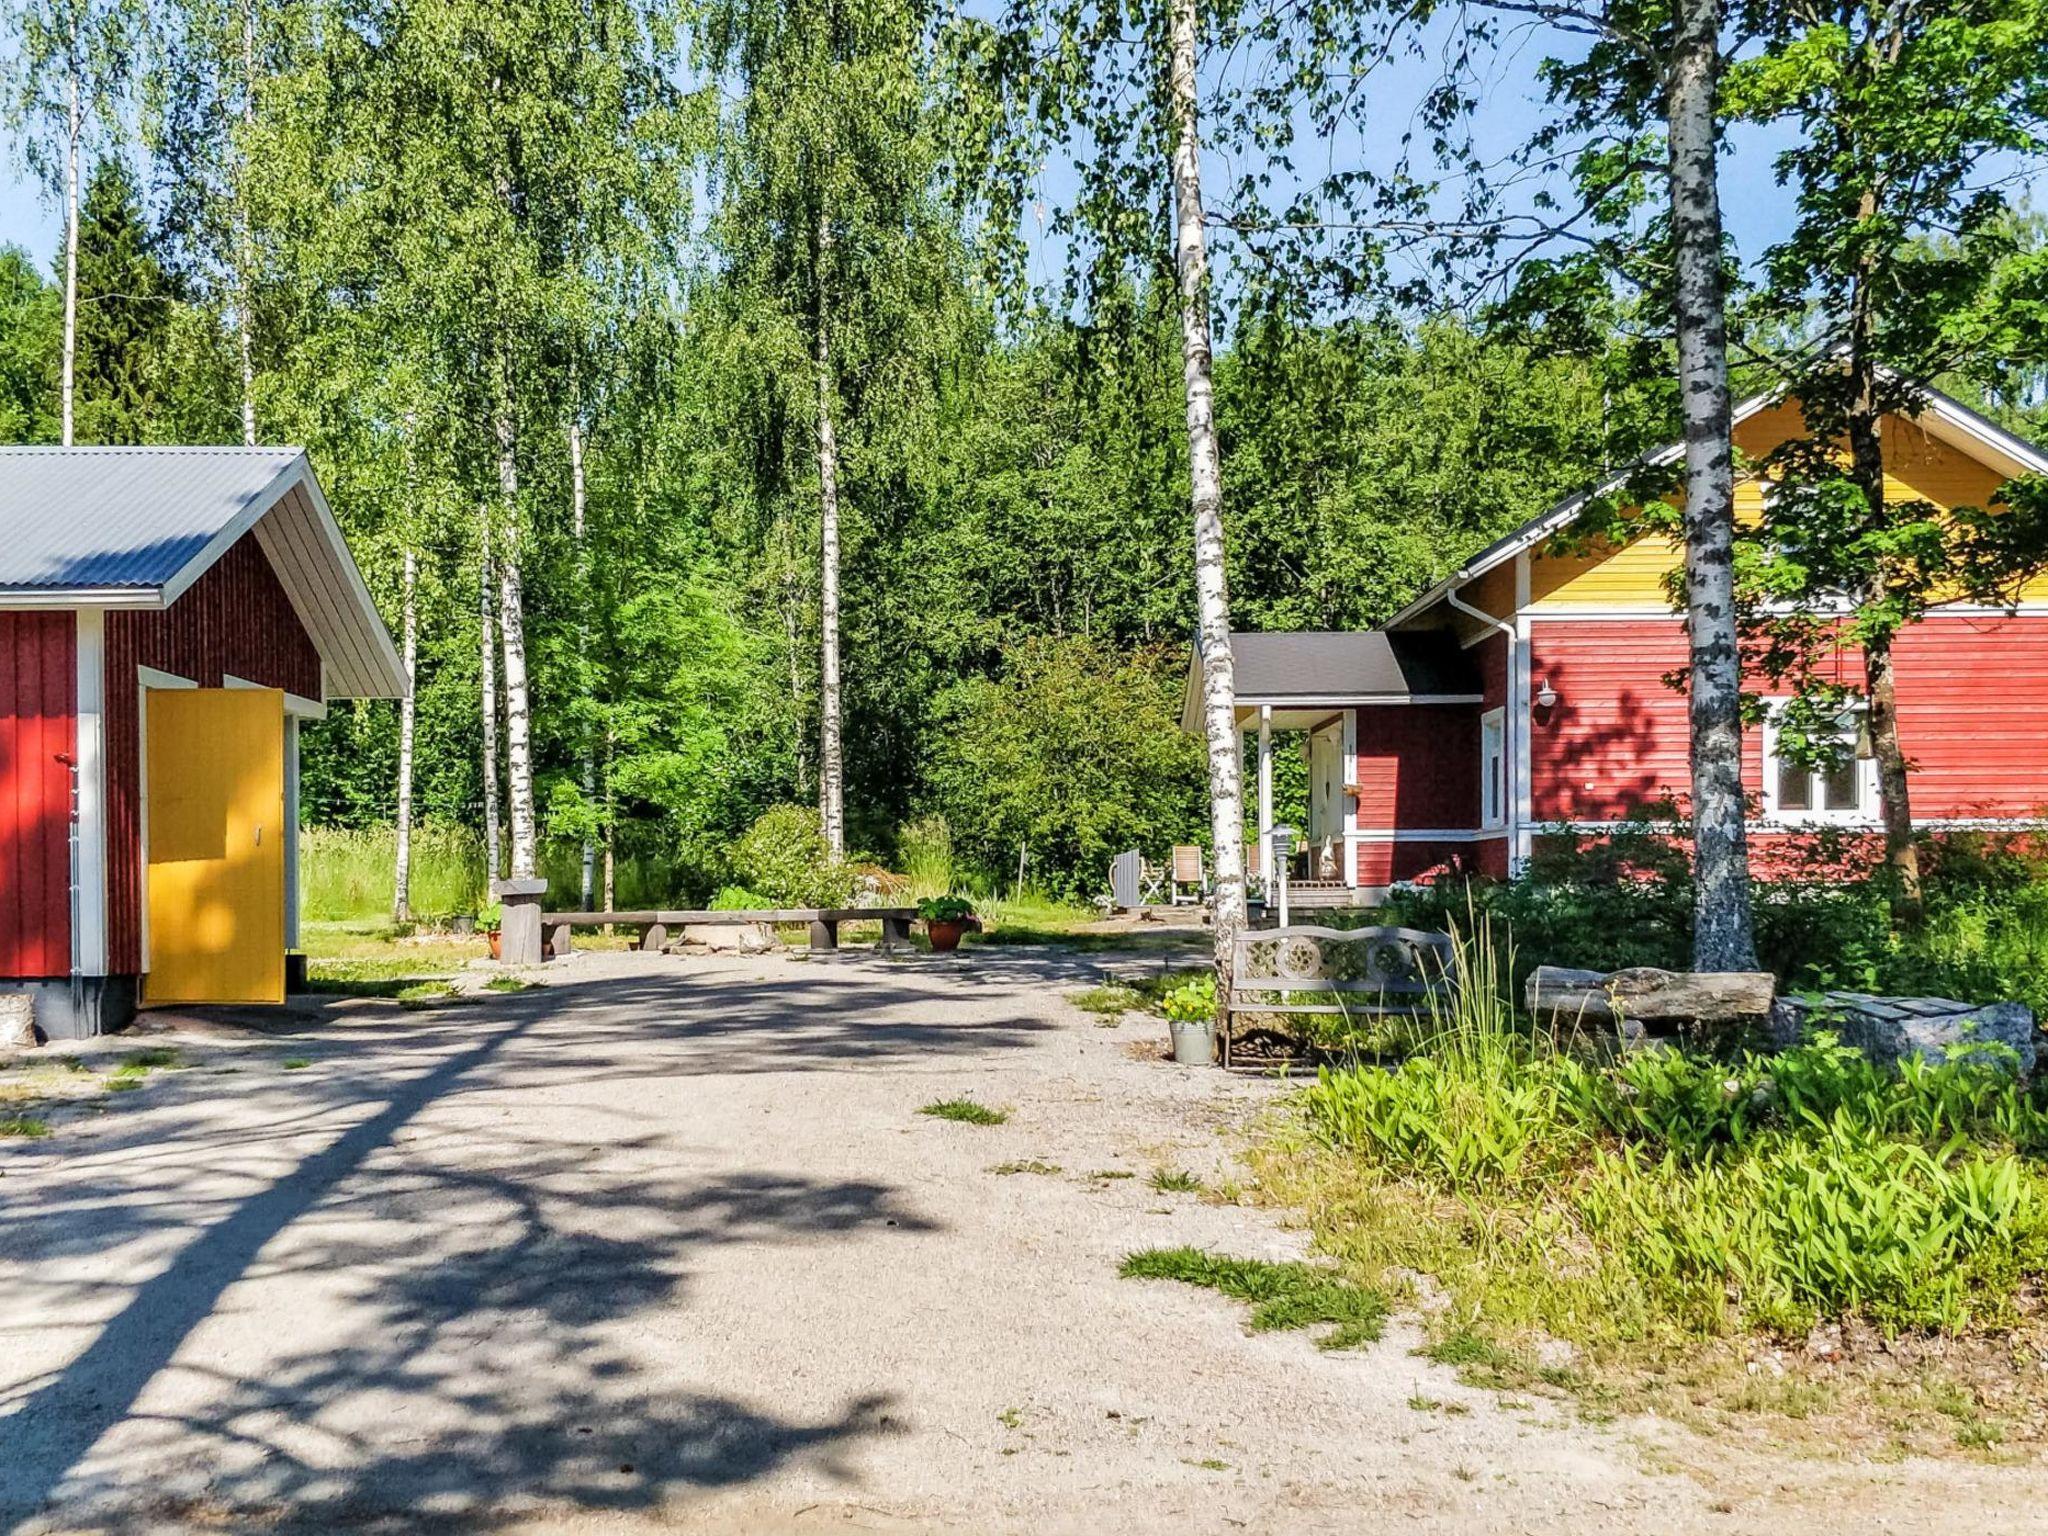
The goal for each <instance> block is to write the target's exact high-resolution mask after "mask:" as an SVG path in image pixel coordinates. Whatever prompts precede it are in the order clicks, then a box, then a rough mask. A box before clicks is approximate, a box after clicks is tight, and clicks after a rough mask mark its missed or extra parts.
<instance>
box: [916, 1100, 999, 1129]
mask: <svg viewBox="0 0 2048 1536" xmlns="http://www.w3.org/2000/svg"><path fill="white" fill-rule="evenodd" d="M918 1113H919V1114H920V1115H930V1116H931V1117H932V1118H933V1119H934V1120H954V1121H958V1122H959V1123H960V1124H962V1125H1001V1124H1002V1123H1003V1122H1004V1121H1006V1120H1008V1119H1009V1118H1010V1112H1009V1111H1008V1110H1007V1109H991V1108H989V1107H988V1105H986V1104H977V1103H976V1102H975V1101H974V1100H973V1099H939V1100H937V1101H936V1102H934V1103H931V1104H927V1105H925V1106H924V1107H923V1108H922V1109H920V1110H919V1111H918Z"/></svg>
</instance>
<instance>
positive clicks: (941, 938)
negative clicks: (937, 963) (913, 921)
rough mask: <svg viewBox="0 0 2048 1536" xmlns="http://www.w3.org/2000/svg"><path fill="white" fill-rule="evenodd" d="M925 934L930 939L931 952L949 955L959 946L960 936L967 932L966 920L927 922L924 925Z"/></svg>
mask: <svg viewBox="0 0 2048 1536" xmlns="http://www.w3.org/2000/svg"><path fill="white" fill-rule="evenodd" d="M924 931H925V936H926V937H927V938H929V939H930V940H931V941H932V953H933V954H935V955H950V954H951V953H953V951H954V950H956V949H958V948H959V947H960V936H961V935H962V934H964V933H966V932H967V920H966V919H965V918H961V919H959V920H957V921H955V922H950V923H948V922H937V921H934V922H928V923H926V924H925V925H924Z"/></svg>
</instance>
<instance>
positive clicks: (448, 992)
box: [391, 981, 456, 1008]
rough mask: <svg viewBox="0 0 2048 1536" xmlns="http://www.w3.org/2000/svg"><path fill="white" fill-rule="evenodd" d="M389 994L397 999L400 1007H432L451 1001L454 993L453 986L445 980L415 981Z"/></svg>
mask: <svg viewBox="0 0 2048 1536" xmlns="http://www.w3.org/2000/svg"><path fill="white" fill-rule="evenodd" d="M391 995H392V996H393V997H396V998H397V999H398V1004H399V1006H400V1007H401V1008H432V1007H435V1006H437V1005H438V1004H441V1003H446V1002H452V1001H453V1000H454V998H455V996H456V993H455V988H454V987H452V986H451V985H449V984H448V983H447V982H445V981H416V982H413V983H412V984H411V985H410V986H406V987H401V988H399V989H398V991H396V992H394V993H392V994H391Z"/></svg>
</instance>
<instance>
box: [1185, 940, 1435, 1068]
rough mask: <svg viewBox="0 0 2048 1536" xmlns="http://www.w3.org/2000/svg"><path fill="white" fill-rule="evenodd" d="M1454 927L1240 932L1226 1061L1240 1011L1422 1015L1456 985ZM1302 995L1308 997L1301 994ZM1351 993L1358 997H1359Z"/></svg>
mask: <svg viewBox="0 0 2048 1536" xmlns="http://www.w3.org/2000/svg"><path fill="white" fill-rule="evenodd" d="M1454 959H1455V949H1454V946H1453V945H1452V943H1451V938H1450V935H1449V934H1444V933H1425V932H1423V931H1422V930H1421V929H1417V928H1316V927H1309V926H1302V925H1291V926H1289V927H1286V928H1262V929H1255V930H1252V931H1249V932H1246V933H1243V934H1240V935H1239V936H1238V939H1237V943H1236V946H1235V948H1234V949H1233V951H1232V955H1231V961H1232V963H1231V967H1230V1020H1231V1027H1229V1028H1226V1029H1225V1030H1224V1033H1223V1064H1224V1066H1226V1067H1227V1066H1229V1065H1230V1064H1231V1061H1230V1041H1231V1036H1232V1035H1233V1034H1234V1033H1235V1032H1236V1030H1235V1026H1236V1020H1237V1018H1238V1016H1239V1015H1240V1014H1245V1015H1250V1016H1251V1017H1253V1018H1259V1017H1272V1016H1275V1015H1279V1016H1282V1017H1286V1016H1300V1015H1304V1014H1307V1015H1320V1016H1322V1017H1326V1018H1343V1019H1352V1018H1357V1017H1360V1016H1364V1017H1366V1018H1372V1019H1388V1018H1411V1019H1412V1018H1420V1017H1424V1016H1427V1015H1428V1014H1429V1013H1430V1012H1431V1011H1432V1009H1433V1008H1434V1007H1440V1006H1441V1002H1440V1001H1439V1000H1437V999H1433V998H1432V994H1437V998H1440V997H1441V994H1443V993H1445V992H1447V991H1449V990H1451V989H1452V988H1454V987H1456V985H1457V975H1456V972H1455V970H1454ZM1304 994H1306V995H1308V996H1309V998H1310V999H1311V1000H1310V1001H1307V1002H1303V1001H1299V1000H1298V999H1299V998H1300V997H1302V996H1303V995H1304ZM1353 999H1356V1000H1357V1001H1356V1002H1354V1001H1353Z"/></svg>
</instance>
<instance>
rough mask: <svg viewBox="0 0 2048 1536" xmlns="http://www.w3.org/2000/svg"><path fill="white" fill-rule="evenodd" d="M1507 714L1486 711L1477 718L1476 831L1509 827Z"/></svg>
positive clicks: (1509, 788) (1504, 710)
mask: <svg viewBox="0 0 2048 1536" xmlns="http://www.w3.org/2000/svg"><path fill="white" fill-rule="evenodd" d="M1510 792H1511V786H1510V785H1509V783H1508V712H1507V710H1506V709H1489V710H1487V711H1486V712H1485V713H1484V714H1482V715H1481V716H1480V717H1479V827H1480V830H1481V831H1484V832H1492V831H1496V830H1498V829H1500V828H1502V827H1505V826H1506V825H1507V824H1508V795H1509V793H1510Z"/></svg>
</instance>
